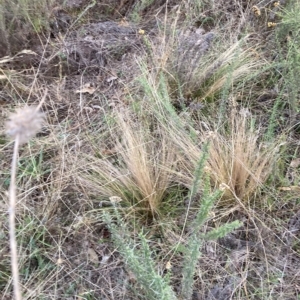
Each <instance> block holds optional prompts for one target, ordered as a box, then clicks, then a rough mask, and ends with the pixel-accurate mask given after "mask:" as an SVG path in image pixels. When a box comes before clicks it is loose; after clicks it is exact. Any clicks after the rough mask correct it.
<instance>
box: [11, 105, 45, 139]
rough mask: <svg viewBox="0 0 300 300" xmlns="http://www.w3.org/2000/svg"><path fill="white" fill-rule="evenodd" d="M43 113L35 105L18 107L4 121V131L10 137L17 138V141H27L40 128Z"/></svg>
mask: <svg viewBox="0 0 300 300" xmlns="http://www.w3.org/2000/svg"><path fill="white" fill-rule="evenodd" d="M44 117H45V115H44V114H43V113H42V112H40V111H39V110H38V109H37V108H36V107H35V106H25V107H22V108H19V109H18V110H17V111H16V112H15V113H14V114H12V115H11V116H10V118H9V121H8V122H7V123H6V133H7V135H9V136H10V137H11V138H13V139H16V138H19V143H20V144H24V143H27V142H28V141H29V140H30V139H31V138H32V137H34V136H35V135H36V134H37V132H38V131H39V130H40V129H41V128H42V126H43V122H44Z"/></svg>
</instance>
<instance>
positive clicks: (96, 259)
mask: <svg viewBox="0 0 300 300" xmlns="http://www.w3.org/2000/svg"><path fill="white" fill-rule="evenodd" d="M87 253H88V260H89V261H91V262H92V263H94V264H98V263H99V257H98V254H97V253H96V251H95V250H94V249H93V248H89V249H88V251H87Z"/></svg>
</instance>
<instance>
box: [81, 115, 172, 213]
mask: <svg viewBox="0 0 300 300" xmlns="http://www.w3.org/2000/svg"><path fill="white" fill-rule="evenodd" d="M117 124H118V126H117V127H118V133H116V134H112V136H111V137H112V143H113V145H114V149H115V150H116V154H115V155H114V156H115V157H114V158H113V157H104V158H95V157H91V156H89V157H88V160H89V162H90V164H89V166H85V167H84V168H83V169H82V172H81V175H80V181H81V182H83V183H84V184H85V185H86V186H89V187H91V188H92V190H94V191H96V192H97V194H100V195H103V196H104V197H105V198H107V199H108V198H109V197H113V196H117V197H120V198H121V199H123V200H124V202H127V204H128V203H129V204H131V205H133V207H134V208H136V209H137V210H140V211H141V212H142V213H145V212H146V213H147V214H148V215H151V216H156V215H158V214H159V211H160V208H161V204H162V202H163V200H164V197H165V195H166V193H167V190H168V188H169V187H170V185H171V180H172V170H173V169H174V168H175V167H176V157H175V153H174V149H173V148H172V146H171V144H170V142H169V140H168V139H167V138H166V137H165V136H164V135H163V134H161V132H159V131H158V132H157V136H154V135H153V134H152V133H150V131H149V128H145V127H144V126H143V125H142V123H139V124H134V123H133V122H132V121H128V120H126V121H125V119H124V116H121V115H118V116H117ZM120 132H121V134H122V135H120ZM85 159H86V158H85Z"/></svg>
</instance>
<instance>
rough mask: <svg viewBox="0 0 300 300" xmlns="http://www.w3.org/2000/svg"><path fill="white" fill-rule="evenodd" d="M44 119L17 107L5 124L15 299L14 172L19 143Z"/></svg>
mask: <svg viewBox="0 0 300 300" xmlns="http://www.w3.org/2000/svg"><path fill="white" fill-rule="evenodd" d="M43 120H44V115H43V114H42V113H40V112H39V111H38V110H37V109H36V108H35V107H25V108H22V109H19V110H18V111H17V112H16V113H15V114H13V115H11V117H10V120H9V121H8V122H7V124H6V132H7V134H8V135H9V136H11V137H12V138H14V140H15V144H14V152H13V159H12V165H11V179H10V187H9V200H10V202H9V232H10V250H11V268H12V276H13V284H14V294H15V299H16V300H21V299H22V293H21V288H20V281H19V270H18V251H17V241H16V232H15V214H16V212H15V211H16V202H17V200H16V199H17V196H16V173H17V164H18V150H19V145H21V144H24V143H26V142H28V141H29V139H30V138H32V137H33V136H34V135H35V134H36V133H37V132H38V131H39V130H40V129H41V126H42V123H43Z"/></svg>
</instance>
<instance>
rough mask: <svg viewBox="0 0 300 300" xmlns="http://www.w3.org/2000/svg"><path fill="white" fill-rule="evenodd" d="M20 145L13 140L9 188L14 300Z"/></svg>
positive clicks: (18, 293) (18, 290) (17, 293)
mask: <svg viewBox="0 0 300 300" xmlns="http://www.w3.org/2000/svg"><path fill="white" fill-rule="evenodd" d="M19 145H20V139H19V135H17V136H16V138H15V145H14V153H13V159H12V164H11V179H10V187H9V240H10V251H11V271H12V276H13V284H14V294H15V299H16V300H21V299H22V295H21V288H20V281H19V270H18V251H17V240H16V230H15V227H16V225H15V215H16V202H17V201H16V198H17V197H16V173H17V163H18V150H19Z"/></svg>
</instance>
